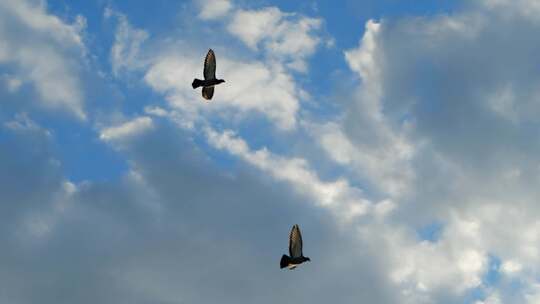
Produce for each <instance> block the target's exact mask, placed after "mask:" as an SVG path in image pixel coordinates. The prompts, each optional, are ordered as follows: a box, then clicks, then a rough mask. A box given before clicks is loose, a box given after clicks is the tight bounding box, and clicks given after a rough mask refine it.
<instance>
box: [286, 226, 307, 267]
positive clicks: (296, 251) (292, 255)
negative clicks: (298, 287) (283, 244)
mask: <svg viewBox="0 0 540 304" xmlns="http://www.w3.org/2000/svg"><path fill="white" fill-rule="evenodd" d="M302 246H303V244H302V234H301V233H300V227H298V225H294V226H293V227H292V229H291V233H290V234H289V255H285V254H284V255H283V256H281V261H280V262H279V267H280V268H282V269H283V268H285V267H287V268H289V269H290V270H292V269H295V268H296V267H297V266H298V265H300V264H302V263H304V262H306V261H311V260H310V259H309V258H308V257H305V256H304V254H303V253H302Z"/></svg>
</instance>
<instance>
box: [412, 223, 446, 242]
mask: <svg viewBox="0 0 540 304" xmlns="http://www.w3.org/2000/svg"><path fill="white" fill-rule="evenodd" d="M443 229H444V224H443V223H442V222H439V221H434V222H431V223H429V224H427V225H424V226H422V227H420V228H418V229H417V230H416V233H417V235H418V238H419V239H420V240H423V241H429V242H433V243H434V242H437V241H438V240H439V238H440V237H441V234H442V232H443Z"/></svg>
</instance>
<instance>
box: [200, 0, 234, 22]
mask: <svg viewBox="0 0 540 304" xmlns="http://www.w3.org/2000/svg"><path fill="white" fill-rule="evenodd" d="M197 2H198V4H199V9H200V13H199V18H201V19H203V20H211V19H216V18H220V17H223V16H225V15H226V14H227V13H228V12H229V11H230V10H231V9H232V7H233V5H232V3H231V1H229V0H198V1H197Z"/></svg>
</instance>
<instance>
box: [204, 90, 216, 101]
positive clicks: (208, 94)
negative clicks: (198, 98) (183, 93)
mask: <svg viewBox="0 0 540 304" xmlns="http://www.w3.org/2000/svg"><path fill="white" fill-rule="evenodd" d="M202 96H203V97H204V99H207V100H210V99H212V96H214V87H204V88H203V89H202Z"/></svg>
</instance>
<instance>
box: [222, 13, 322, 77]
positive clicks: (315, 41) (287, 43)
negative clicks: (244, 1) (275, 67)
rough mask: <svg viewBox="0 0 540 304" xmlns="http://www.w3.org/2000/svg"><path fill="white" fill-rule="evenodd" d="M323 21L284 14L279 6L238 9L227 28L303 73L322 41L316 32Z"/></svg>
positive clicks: (244, 40)
mask: <svg viewBox="0 0 540 304" xmlns="http://www.w3.org/2000/svg"><path fill="white" fill-rule="evenodd" d="M321 25H322V20H321V19H317V18H309V17H304V16H297V15H296V14H292V13H284V12H282V11H281V10H280V9H278V8H277V7H267V8H263V9H260V10H242V9H240V10H238V11H236V12H235V13H234V17H233V19H232V21H231V22H230V23H229V24H228V25H227V30H228V31H229V32H230V33H231V34H233V35H235V36H237V37H238V38H239V39H240V40H242V41H243V42H244V43H245V44H246V45H247V46H248V47H249V48H251V49H253V50H258V49H259V48H258V46H259V45H261V44H262V45H263V50H264V51H265V52H266V53H267V54H268V55H269V56H271V57H274V58H278V59H280V60H284V61H285V62H286V63H287V66H288V67H290V68H292V69H294V70H297V71H301V72H306V71H307V65H306V62H305V60H306V58H308V57H309V56H310V55H312V54H313V53H314V51H315V49H316V48H317V46H318V45H319V44H320V43H321V38H320V37H319V36H318V35H317V34H316V32H317V31H318V30H320V28H321Z"/></svg>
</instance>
